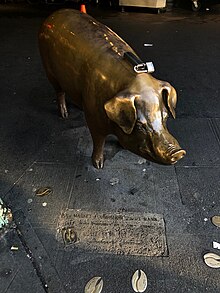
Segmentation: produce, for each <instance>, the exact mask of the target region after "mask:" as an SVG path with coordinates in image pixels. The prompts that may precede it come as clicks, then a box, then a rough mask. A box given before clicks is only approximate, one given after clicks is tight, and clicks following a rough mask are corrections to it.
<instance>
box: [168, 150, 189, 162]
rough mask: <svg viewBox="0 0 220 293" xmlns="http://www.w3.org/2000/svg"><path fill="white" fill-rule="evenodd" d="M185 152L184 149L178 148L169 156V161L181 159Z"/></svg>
mask: <svg viewBox="0 0 220 293" xmlns="http://www.w3.org/2000/svg"><path fill="white" fill-rule="evenodd" d="M185 154H186V151H184V150H179V151H177V152H175V153H173V154H172V156H171V162H173V163H175V162H177V161H179V160H180V159H182V158H183V157H184V156H185Z"/></svg>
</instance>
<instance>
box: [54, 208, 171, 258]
mask: <svg viewBox="0 0 220 293" xmlns="http://www.w3.org/2000/svg"><path fill="white" fill-rule="evenodd" d="M57 237H58V239H59V240H60V241H63V243H64V245H65V247H70V248H71V247H72V248H74V247H78V248H82V249H85V250H91V251H94V250H95V251H97V252H100V253H112V254H125V255H137V256H164V255H167V245H166V236H165V224H164V220H163V217H162V216H161V215H158V214H148V213H130V212H129V213H128V212H117V213H109V212H108V213H104V212H96V211H91V212H90V211H82V210H73V209H68V210H66V211H65V212H64V213H63V214H62V215H61V217H60V220H59V224H58V234H57Z"/></svg>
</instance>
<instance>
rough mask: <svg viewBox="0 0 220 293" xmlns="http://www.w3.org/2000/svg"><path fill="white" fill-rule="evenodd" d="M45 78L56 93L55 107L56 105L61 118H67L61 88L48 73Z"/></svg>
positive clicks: (64, 99)
mask: <svg viewBox="0 0 220 293" xmlns="http://www.w3.org/2000/svg"><path fill="white" fill-rule="evenodd" d="M47 77H48V79H49V81H50V83H51V84H52V86H53V87H54V89H55V91H56V100H57V105H58V108H59V111H60V114H61V116H62V117H63V118H64V119H65V118H68V111H67V107H66V98H65V92H64V91H63V90H62V88H61V86H60V85H59V83H58V82H57V80H56V79H55V78H54V77H53V75H52V74H50V72H47Z"/></svg>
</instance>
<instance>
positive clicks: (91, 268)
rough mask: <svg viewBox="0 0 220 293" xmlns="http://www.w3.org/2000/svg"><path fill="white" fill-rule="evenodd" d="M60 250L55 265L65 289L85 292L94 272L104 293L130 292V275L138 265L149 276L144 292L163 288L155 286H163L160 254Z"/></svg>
mask: <svg viewBox="0 0 220 293" xmlns="http://www.w3.org/2000/svg"><path fill="white" fill-rule="evenodd" d="M59 254H60V256H59V257H58V262H57V267H58V268H59V269H60V275H61V277H62V279H63V281H64V284H66V286H65V288H66V290H67V292H73V291H74V292H79V293H81V292H84V291H83V290H84V287H85V285H86V283H87V282H88V281H89V280H90V279H91V278H93V277H94V276H100V277H102V279H103V281H104V286H103V291H102V292H104V293H105V292H111V293H115V292H132V287H131V278H132V275H133V273H134V272H135V271H136V270H137V269H142V270H143V271H144V272H145V273H146V274H147V276H148V289H147V292H163V291H159V290H158V289H159V288H161V287H162V286H163V285H162V282H161V280H162V279H163V274H162V267H161V258H153V259H152V258H144V259H140V258H138V259H137V258H128V257H126V258H125V257H114V256H112V257H106V256H105V255H102V256H100V255H99V256H97V255H96V254H92V256H91V254H88V253H87V252H86V251H83V252H82V256H83V258H82V256H81V257H80V255H81V254H80V252H79V251H78V250H76V251H71V252H69V253H67V252H64V251H59ZM59 259H60V261H59ZM70 276H74V278H70ZM155 290H156V291H155ZM164 292H165V291H164Z"/></svg>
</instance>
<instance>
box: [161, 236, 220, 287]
mask: <svg viewBox="0 0 220 293" xmlns="http://www.w3.org/2000/svg"><path fill="white" fill-rule="evenodd" d="M211 240H212V238H211V237H210V236H207V235H202V236H200V235H190V234H184V233H183V234H182V235H178V236H173V237H171V236H170V237H168V244H169V249H170V254H169V257H167V258H163V259H162V261H163V274H164V279H165V283H166V290H167V292H195V293H196V292H198V293H199V292H212V293H214V292H218V291H219V290H220V284H219V281H218V278H219V277H218V276H219V272H218V270H215V269H211V268H209V267H208V266H207V265H206V264H205V263H204V262H203V254H204V253H205V252H207V251H212V252H213V249H211V247H210V246H211ZM180 259H181V263H180V261H179V260H180Z"/></svg>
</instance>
